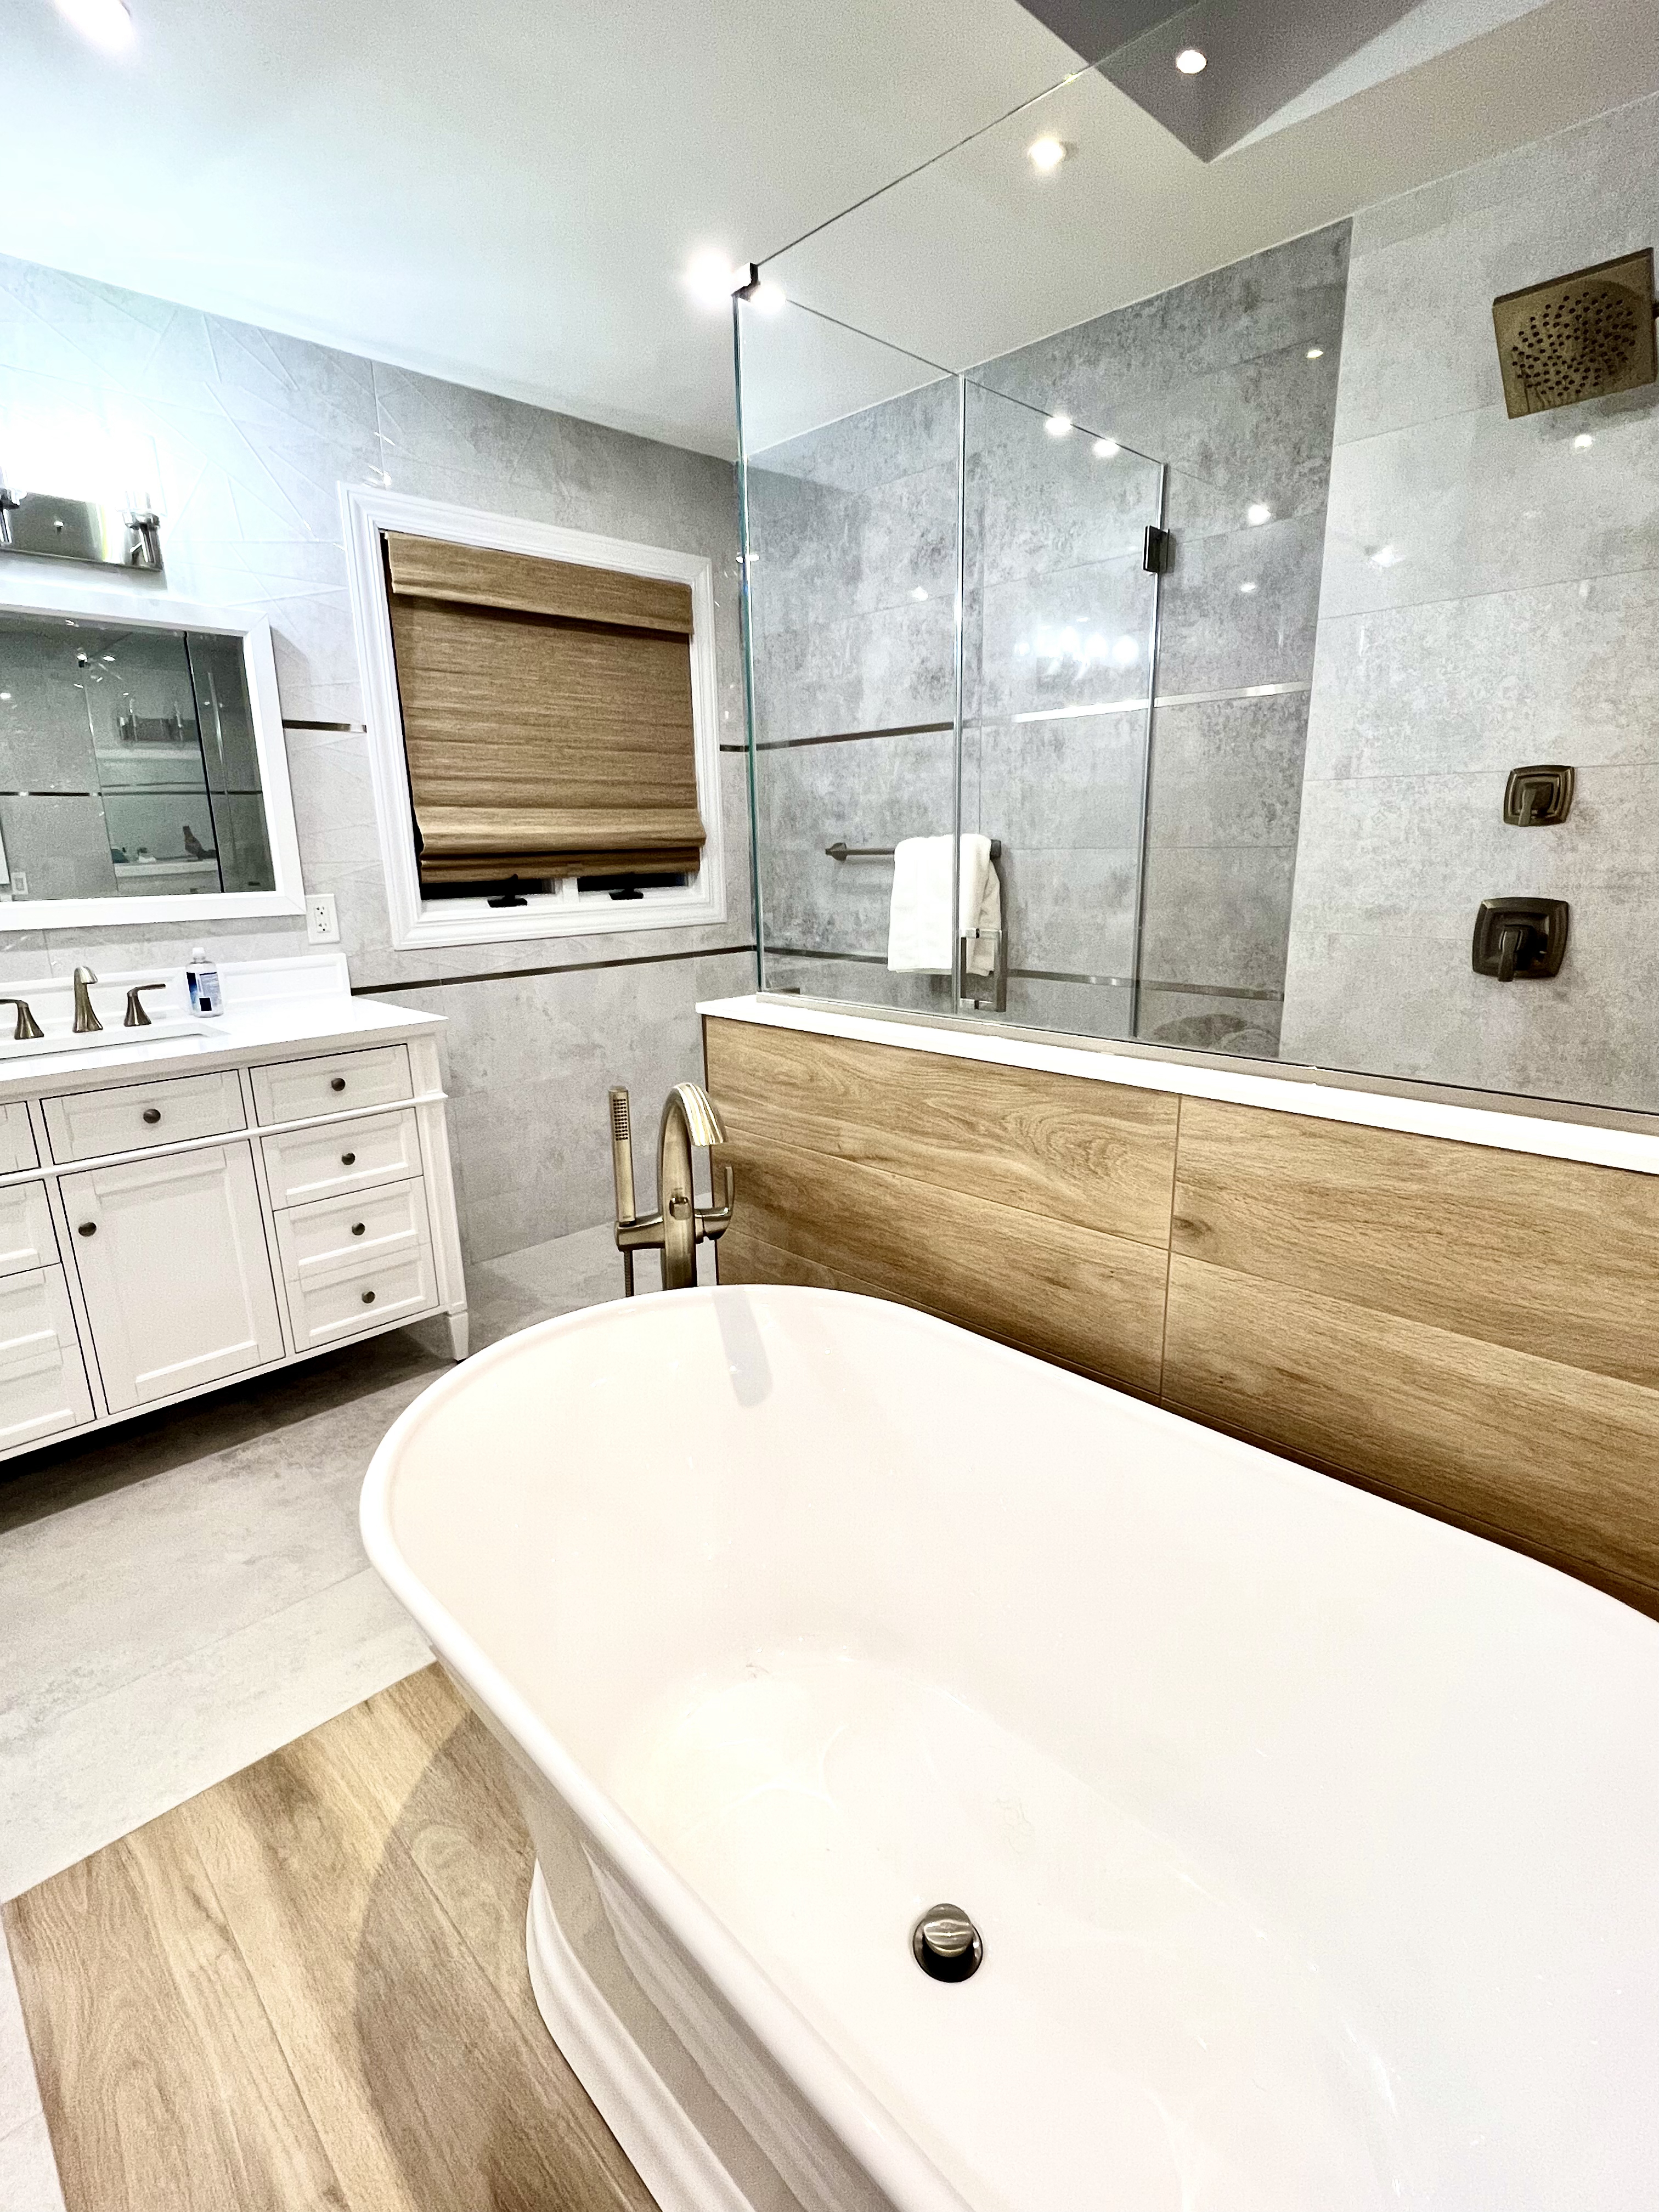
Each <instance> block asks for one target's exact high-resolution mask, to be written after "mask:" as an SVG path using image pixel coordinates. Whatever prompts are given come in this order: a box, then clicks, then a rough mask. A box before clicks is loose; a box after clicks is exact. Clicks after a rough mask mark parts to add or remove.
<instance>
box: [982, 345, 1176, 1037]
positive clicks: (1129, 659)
mask: <svg viewBox="0 0 1659 2212" xmlns="http://www.w3.org/2000/svg"><path fill="white" fill-rule="evenodd" d="M1046 350H1047V349H1045V348H1044V347H1042V346H1037V347H1033V348H1031V349H1030V350H1029V353H1028V354H1026V355H1023V356H1012V357H1011V358H1009V359H1008V360H1006V361H1003V362H996V363H994V364H992V365H990V366H989V367H988V368H982V369H977V370H975V371H973V372H972V373H971V374H969V378H968V379H967V381H966V387H965V388H966V394H967V398H966V449H967V472H966V483H967V498H966V516H967V527H966V540H965V543H966V555H965V564H964V585H965V587H964V594H963V610H964V623H963V634H964V649H963V723H964V728H963V826H964V828H969V829H979V830H980V831H981V832H982V833H983V834H985V835H986V836H989V837H992V838H994V839H995V840H996V841H997V843H998V847H999V848H1000V850H999V859H998V872H999V875H1000V887H1001V897H1002V905H1003V927H1004V928H1005V930H1006V936H1007V945H1006V961H1007V993H1006V1018H1007V1019H1009V1020H1012V1021H1017V1022H1021V1023H1025V1024H1030V1025H1032V1026H1034V1027H1039V1028H1042V1029H1052V1030H1070V1031H1076V1032H1080V1033H1081V1034H1084V1035H1085V1036H1098V1037H1130V1036H1133V1035H1134V1034H1135V994H1136V978H1137V974H1138V963H1137V951H1138V940H1139V920H1140V889H1141V858H1142V829H1143V822H1144V818H1145V805H1146V775H1147V757H1148V742H1149V734H1150V724H1151V717H1152V672H1153V663H1154V659H1155V654H1156V647H1157V635H1158V575H1157V574H1156V572H1155V570H1152V569H1149V568H1148V567H1147V565H1146V560H1147V550H1148V549H1147V541H1146V532H1147V530H1148V528H1149V526H1152V527H1155V526H1157V525H1158V522H1159V520H1160V514H1161V502H1162V495H1163V477H1164V471H1163V469H1162V467H1161V466H1160V465H1159V464H1158V462H1157V461H1155V460H1152V459H1148V458H1147V457H1146V455H1144V454H1141V453H1136V452H1134V451H1133V449H1132V448H1131V447H1128V446H1127V444H1124V443H1121V442H1120V441H1119V440H1118V439H1117V438H1116V437H1115V435H1113V431H1112V427H1111V415H1110V410H1109V401H1108V398H1107V397H1106V395H1105V394H1103V392H1099V391H1097V390H1095V389H1092V388H1091V386H1090V384H1089V382H1088V380H1086V379H1085V378H1083V377H1082V376H1080V375H1077V376H1073V379H1072V380H1071V381H1070V383H1069V384H1068V383H1067V382H1065V381H1063V380H1060V378H1059V377H1057V376H1056V375H1055V374H1054V365H1053V364H1052V363H1051V362H1048V361H1047V360H1045V359H1044V358H1042V356H1043V355H1044V353H1045V351H1046ZM980 1006H981V1011H982V1012H990V1011H993V1009H992V1008H991V1007H990V1006H987V1003H986V1001H985V1000H981V1002H980Z"/></svg>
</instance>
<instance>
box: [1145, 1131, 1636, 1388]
mask: <svg viewBox="0 0 1659 2212" xmlns="http://www.w3.org/2000/svg"><path fill="white" fill-rule="evenodd" d="M1174 1244H1175V1249H1176V1251H1177V1252H1178V1253H1181V1254H1182V1255H1184V1256H1185V1257H1186V1258H1188V1259H1191V1260H1202V1261H1207V1262H1209V1263H1211V1264H1212V1265H1213V1266H1216V1267H1230V1268H1232V1269H1234V1270H1235V1271H1236V1272H1240V1273H1246V1274H1250V1275H1260V1276H1262V1277H1264V1278H1266V1279H1267V1280H1269V1281H1272V1282H1276V1283H1283V1284H1285V1285H1287V1286H1288V1287H1291V1288H1294V1289H1297V1290H1302V1291H1314V1292H1316V1293H1318V1294H1320V1295H1321V1296H1323V1297H1331V1298H1337V1299H1341V1300H1344V1301H1346V1303H1348V1304H1352V1305H1358V1306H1364V1307H1367V1308H1373V1309H1375V1310H1377V1311H1379V1312H1382V1313H1389V1314H1394V1315H1396V1316H1399V1317H1400V1318H1401V1320H1405V1321H1414V1322H1431V1323H1432V1324H1433V1325H1434V1326H1435V1327H1437V1328H1445V1329H1450V1330H1452V1331H1454V1332H1455V1334H1458V1335H1461V1336H1472V1337H1476V1338H1479V1339H1480V1340H1481V1341H1482V1342H1484V1343H1489V1344H1505V1345H1508V1346H1510V1348H1511V1349H1512V1350H1514V1351H1516V1352H1531V1353H1534V1354H1535V1355H1537V1356H1539V1357H1541V1358H1546V1359H1554V1360H1563V1361H1565V1363H1566V1364H1568V1365H1569V1366H1571V1367H1582V1368H1585V1369H1587V1370H1589V1371H1591V1372H1592V1373H1595V1374H1600V1375H1616V1376H1620V1377H1621V1378H1622V1379H1623V1380H1624V1381H1625V1382H1626V1383H1644V1384H1648V1385H1650V1386H1654V1385H1659V1265H1656V1258H1659V1176H1643V1175H1631V1174H1628V1173H1626V1171H1625V1170H1621V1169H1619V1168H1598V1167H1589V1166H1586V1165H1585V1164H1583V1162H1581V1161H1577V1160H1551V1159H1539V1158H1533V1157H1531V1156H1529V1155H1527V1154H1524V1153H1520V1152H1492V1151H1489V1150H1487V1149H1486V1147H1485V1146H1478V1145H1458V1144H1449V1143H1445V1142H1443V1141H1440V1140H1437V1139H1433V1138H1427V1137H1414V1136H1405V1135H1401V1133H1399V1132H1397V1131H1395V1130H1392V1129H1365V1128H1359V1127H1356V1126H1354V1125H1353V1124H1352V1123H1350V1122H1343V1121H1313V1120H1310V1119H1308V1118H1306V1117H1304V1115H1297V1114H1269V1113H1263V1112H1262V1111H1261V1110H1260V1109H1258V1108H1255V1107H1252V1106H1224V1105H1218V1104H1217V1103H1214V1102H1213V1101H1212V1100H1210V1099H1206V1098H1187V1099H1183V1100H1182V1112H1181V1169H1180V1183H1179V1188H1178V1192H1177V1196H1176V1211H1175V1232H1174ZM1590 1255H1594V1265H1593V1266H1589V1265H1587V1264H1586V1262H1587V1260H1588V1259H1589V1256H1590Z"/></svg>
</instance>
